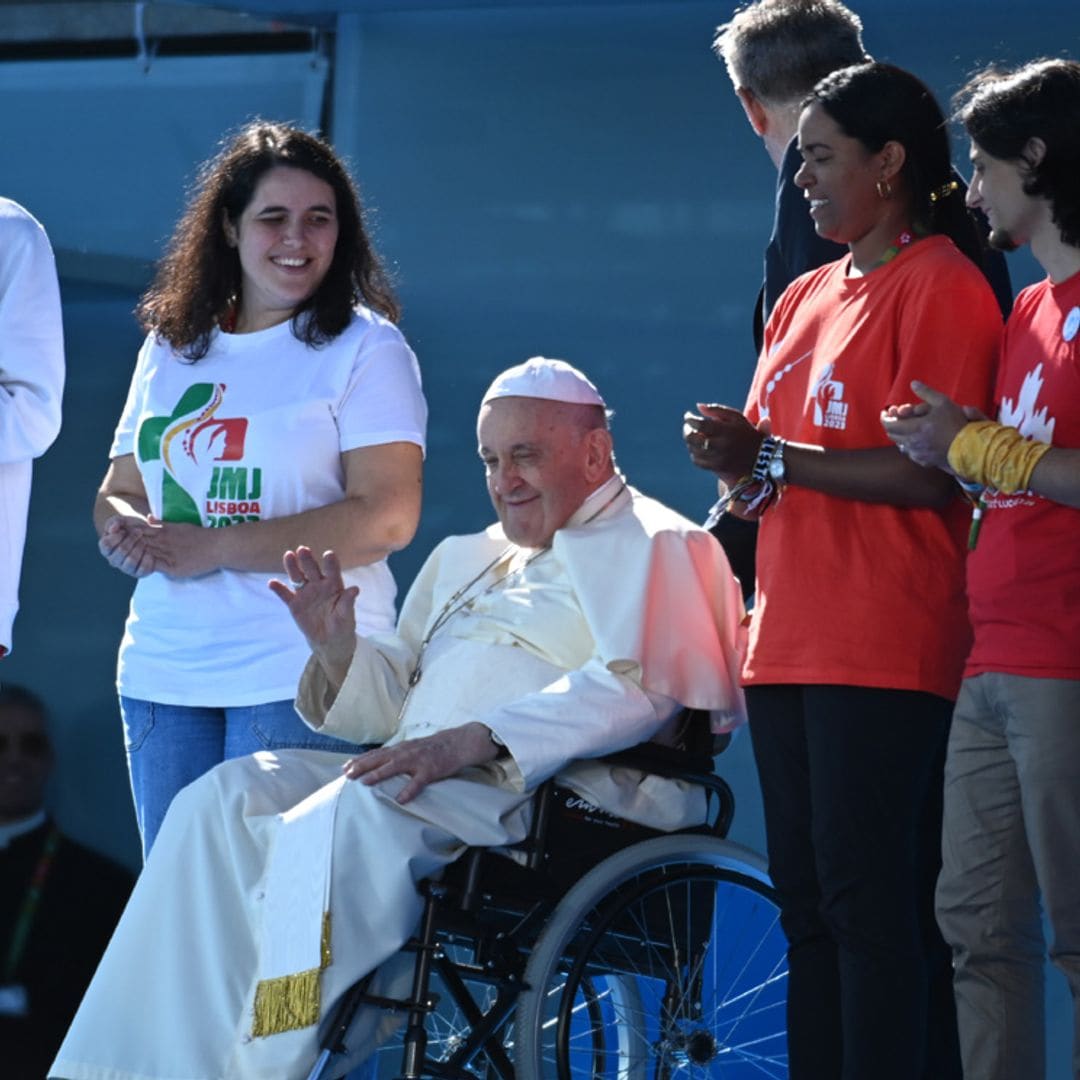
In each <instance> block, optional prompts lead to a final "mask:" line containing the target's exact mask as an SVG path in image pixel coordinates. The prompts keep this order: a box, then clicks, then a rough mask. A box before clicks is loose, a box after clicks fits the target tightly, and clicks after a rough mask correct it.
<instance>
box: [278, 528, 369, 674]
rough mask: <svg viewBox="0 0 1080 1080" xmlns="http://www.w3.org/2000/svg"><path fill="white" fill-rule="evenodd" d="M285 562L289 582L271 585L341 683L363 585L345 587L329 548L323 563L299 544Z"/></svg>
mask: <svg viewBox="0 0 1080 1080" xmlns="http://www.w3.org/2000/svg"><path fill="white" fill-rule="evenodd" d="M282 564H283V566H284V567H285V573H286V574H287V575H288V577H289V584H286V583H285V582H283V581H278V580H276V579H275V580H273V581H271V582H270V583H269V585H270V588H271V590H272V591H273V592H274V594H275V595H276V596H278V597H279V598H280V599H281V601H282V602H283V603H284V604H285V606H286V607H287V608H288V609H289V614H290V615H291V616H292V617H293V621H294V622H295V623H296V625H297V626H298V627H299V628H300V631H301V633H302V634H303V635H304V637H305V638H307V643H308V645H309V646H310V647H311V651H312V652H313V653H315V654H316V656H317V657H318V658H319V661H320V662H321V663H322V664H323V667H324V668H325V669H326V671H327V673H328V674H331V675H332V677H333V678H334V679H335V681H337V682H338V684H339V685H340V682H341V680H342V679H343V678H344V673H345V672H346V671H348V669H349V664H350V663H351V662H352V656H353V651H354V649H355V647H356V612H355V607H356V598H357V596H359V595H360V588H359V586H357V585H350V586H349V587H348V588H346V587H345V581H344V578H342V576H341V563H340V562H339V561H338V557H337V556H336V555H335V554H334V553H333V552H332V551H327V552H326V553H325V554H324V555H323V557H322V562H321V563H320V562H319V560H318V559H317V558H316V556H315V553H314V552H313V551H312V550H311V548H309V547H299V548H297V549H296V550H295V551H286V552H285V556H284V558H283V559H282ZM290 585H291V586H292V587H291V588H290V587H289V586H290Z"/></svg>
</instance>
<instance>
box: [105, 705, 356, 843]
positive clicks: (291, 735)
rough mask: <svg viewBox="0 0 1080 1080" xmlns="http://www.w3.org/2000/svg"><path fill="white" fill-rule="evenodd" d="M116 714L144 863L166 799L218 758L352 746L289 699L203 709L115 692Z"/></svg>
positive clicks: (353, 747) (350, 748)
mask: <svg viewBox="0 0 1080 1080" xmlns="http://www.w3.org/2000/svg"><path fill="white" fill-rule="evenodd" d="M120 714H121V716H122V717H123V720H124V746H125V748H126V750H127V759H128V771H129V772H130V774H131V791H132V794H133V795H134V797H135V814H136V816H137V818H138V822H139V834H140V836H141V837H142V848H143V859H144V861H145V859H146V857H147V855H149V854H150V848H151V847H152V846H153V843H154V838H155V837H156V836H157V833H158V829H160V828H161V823H162V821H163V820H164V819H165V811H166V810H168V809H169V804H170V803H171V802H172V800H173V796H174V795H176V793H177V792H178V791H179V790H180V789H181V788H182V787H186V786H187V785H188V784H190V783H191V782H192V780H197V779H198V778H199V777H200V776H202V775H203V773H205V772H209V770H210V769H212V768H213V767H214V766H215V765H218V764H220V763H221V762H222V761H227V760H228V759H229V758H235V757H243V756H244V755H246V754H253V753H255V752H256V751H258V750H286V749H295V748H300V749H308V750H336V751H339V752H340V753H343V754H349V753H354V752H356V750H357V746H356V745H355V744H353V743H349V742H345V741H343V740H342V739H333V738H330V737H329V736H327V735H319V734H317V733H316V732H314V731H312V730H311V729H310V728H309V727H307V725H306V724H305V723H304V722H303V721H302V720H301V719H300V717H299V716H298V715H297V713H296V710H295V709H294V708H293V703H292V701H291V700H289V701H268V702H266V703H265V704H262V705H236V706H232V707H230V708H205V707H202V706H192V705H162V704H160V703H158V702H154V701H143V700H141V699H139V698H129V697H124V696H123V695H121V697H120Z"/></svg>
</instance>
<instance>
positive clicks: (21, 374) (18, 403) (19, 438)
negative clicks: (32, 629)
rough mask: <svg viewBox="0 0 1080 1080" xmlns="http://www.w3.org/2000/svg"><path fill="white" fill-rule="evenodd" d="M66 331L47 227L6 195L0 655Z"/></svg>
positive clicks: (49, 439) (0, 331)
mask: <svg viewBox="0 0 1080 1080" xmlns="http://www.w3.org/2000/svg"><path fill="white" fill-rule="evenodd" d="M63 391H64V330H63V326H62V324H61V319H60V286H59V284H58V283H57V280H56V262H55V260H54V259H53V253H52V247H51V246H50V245H49V238H48V237H47V236H46V235H45V230H44V229H43V228H42V227H41V225H40V224H39V223H38V222H37V220H35V218H33V217H32V216H31V215H30V214H29V213H28V212H27V211H26V210H24V209H23V208H22V207H21V206H20V205H19V204H18V203H15V202H12V201H11V200H10V199H2V198H0V521H2V522H3V524H2V526H0V656H4V655H6V654H7V653H8V652H10V651H11V631H12V623H14V621H15V613H16V612H17V611H18V609H19V577H20V573H21V570H22V557H23V547H24V545H25V543H26V515H27V511H28V510H29V508H30V480H31V473H32V471H33V460H34V458H36V457H41V455H42V454H44V453H45V451H46V450H48V448H49V447H50V446H52V444H53V440H55V438H56V436H57V434H58V433H59V431H60V398H61V395H62V394H63Z"/></svg>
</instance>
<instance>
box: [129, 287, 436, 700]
mask: <svg viewBox="0 0 1080 1080" xmlns="http://www.w3.org/2000/svg"><path fill="white" fill-rule="evenodd" d="M426 423H427V405H426V403H425V401H424V397H423V393H422V391H421V388H420V370H419V367H418V365H417V363H416V357H415V356H414V355H413V352H412V350H411V349H410V348H409V346H408V344H407V343H406V342H405V339H404V338H403V337H402V335H401V332H400V331H399V330H398V329H397V327H396V326H394V325H393V324H392V323H390V322H388V321H387V320H386V319H383V318H381V317H379V316H377V315H375V314H373V313H372V312H370V311H368V310H367V309H364V308H361V309H358V310H357V312H356V315H355V316H354V318H353V321H352V322H351V323H350V325H349V326H348V327H347V328H346V329H345V330H344V331H343V332H342V333H341V334H340V335H339V336H338V337H336V338H335V339H334V340H333V341H331V342H329V343H328V344H326V345H324V346H322V347H320V348H317V349H316V348H310V347H308V346H307V345H305V344H304V343H303V342H301V341H298V340H297V338H296V337H295V336H294V335H293V332H292V323H291V320H289V321H286V322H283V323H280V324H278V325H277V326H273V327H270V328H269V329H268V330H261V331H258V332H256V333H252V334H225V333H221V332H216V333H215V334H214V337H213V339H212V341H211V344H210V351H209V352H208V353H207V354H206V356H205V357H203V358H202V359H201V360H198V361H197V362H195V363H191V362H189V361H186V360H184V359H183V358H182V357H179V356H178V355H177V354H176V353H174V352H173V350H172V349H171V347H170V346H169V345H167V344H166V343H163V342H160V341H158V340H157V339H156V338H155V337H154V335H152V334H151V335H150V336H149V337H148V338H147V339H146V341H145V342H144V344H143V347H142V349H141V350H140V352H139V359H138V363H137V364H136V367H135V374H134V376H133V378H132V382H131V389H130V391H129V392H128V399H127V403H126V405H125V406H124V411H123V414H122V415H121V417H120V422H119V424H118V426H117V429H116V436H115V438H114V440H113V445H112V449H111V451H110V457H114V458H115V457H120V456H122V455H124V454H134V455H135V460H136V463H137V464H138V468H139V472H140V473H141V475H142V479H143V484H144V485H145V487H146V494H147V498H148V499H149V502H150V509H151V511H152V512H153V513H154V514H155V515H157V516H158V517H160V518H162V519H163V520H165V521H184V522H189V523H192V524H201V525H203V526H206V527H228V526H229V525H232V524H233V523H235V522H242V521H259V520H264V519H266V518H276V517H284V516H286V515H288V514H296V513H300V512H302V511H304V510H311V509H315V508H317V507H320V506H326V505H328V504H330V503H334V502H337V501H339V500H341V499H342V498H344V495H345V485H344V472H343V469H342V465H341V454H342V452H343V451H346V450H354V449H356V448H358V447H362V446H377V445H382V444H385V443H391V442H411V443H416V444H417V445H418V446H420V447H421V448H422V447H423V446H424V433H425V427H426ZM271 576H273V575H271V574H268V573H266V572H265V571H255V572H241V571H235V570H217V571H214V572H213V573H211V574H207V575H205V576H203V577H199V578H188V579H184V580H172V579H170V578H168V577H166V576H165V575H164V574H161V573H154V574H151V575H149V576H148V577H145V578H141V579H140V580H139V582H138V584H137V585H136V586H135V592H134V594H133V596H132V599H131V612H130V614H129V616H128V621H127V626H126V628H125V633H124V640H123V642H122V643H121V646H120V659H119V670H118V673H117V684H118V686H119V689H120V692H121V693H122V694H124V695H125V696H127V697H134V698H142V699H144V700H147V701H156V702H161V703H164V704H170V705H205V706H219V707H223V706H233V705H254V704H259V703H262V702H268V701H279V700H282V699H286V698H292V697H293V695H294V694H295V693H296V686H297V683H298V681H299V678H300V673H301V671H302V670H303V667H304V663H305V662H306V660H307V657H308V655H309V650H308V648H307V645H306V643H305V642H304V639H303V636H302V635H301V634H300V632H299V630H297V628H296V626H295V624H294V623H293V621H292V618H291V617H290V616H289V613H288V611H287V610H286V609H285V606H284V605H283V604H282V603H281V601H280V600H279V599H278V598H277V597H276V596H274V594H273V593H271V592H270V590H269V588H268V587H267V584H266V583H267V581H268V580H269V579H270V577H271ZM345 578H346V583H347V584H356V585H359V586H360V596H359V599H358V600H357V606H356V615H357V623H358V627H359V630H360V632H361V633H371V632H373V631H376V630H385V629H390V628H392V627H393V625H394V595H395V592H396V588H395V585H394V580H393V578H392V576H391V574H390V570H389V568H388V567H387V565H386V562H385V560H384V561H380V562H377V563H373V564H371V565H370V566H362V567H357V568H356V569H353V570H349V571H347V572H346V574H345Z"/></svg>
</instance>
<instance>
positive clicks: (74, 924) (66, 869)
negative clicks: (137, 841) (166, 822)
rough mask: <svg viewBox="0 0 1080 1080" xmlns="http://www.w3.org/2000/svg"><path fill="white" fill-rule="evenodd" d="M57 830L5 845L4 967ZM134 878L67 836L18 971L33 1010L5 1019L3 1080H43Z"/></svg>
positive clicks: (0, 1023) (0, 1044)
mask: <svg viewBox="0 0 1080 1080" xmlns="http://www.w3.org/2000/svg"><path fill="white" fill-rule="evenodd" d="M51 829H52V822H46V824H45V825H43V826H42V827H41V828H39V829H35V830H33V832H29V833H25V834H24V835H22V836H19V837H17V838H16V839H14V840H12V841H11V843H10V844H9V845H8V846H7V847H6V848H4V849H0V942H2V944H0V964H3V963H4V962H5V961H6V959H7V955H8V948H9V946H10V943H11V936H12V931H13V930H14V928H15V921H16V919H17V918H18V915H19V911H20V910H21V908H22V905H23V900H24V897H25V896H26V889H27V886H28V885H29V883H30V878H31V875H32V874H33V873H34V869H35V867H37V865H38V861H39V859H40V857H41V853H42V850H43V848H44V846H45V841H46V839H47V837H48V835H49V832H50V830H51ZM133 883H134V879H133V878H132V876H131V874H129V873H128V872H127V871H126V870H124V869H123V868H121V867H120V866H117V865H116V863H114V862H112V861H110V860H109V859H106V858H104V857H103V856H101V855H98V854H96V853H95V852H93V851H90V850H89V849H88V848H84V847H83V846H82V845H81V844H77V843H75V842H74V841H73V840H69V839H67V838H66V837H64V838H62V839H61V841H60V846H59V847H58V848H57V850H56V855H55V856H54V859H53V863H52V868H51V870H50V872H49V875H48V877H47V879H46V881H45V887H44V890H43V891H42V894H41V899H40V901H39V903H38V908H37V914H36V916H35V918H34V922H33V925H32V927H31V931H30V937H29V940H28V942H27V945H26V948H25V950H24V951H23V954H22V958H21V960H20V961H19V965H18V967H17V968H16V971H15V978H14V982H15V983H16V984H18V985H20V986H22V987H24V988H25V989H26V992H27V995H28V997H29V1003H30V1010H29V1015H28V1016H25V1017H14V1016H0V1076H3V1077H4V1080H43V1078H44V1076H45V1075H46V1070H47V1069H48V1067H49V1066H50V1065H51V1064H52V1061H53V1058H54V1057H55V1056H56V1051H57V1050H58V1049H59V1047H60V1042H61V1040H62V1039H63V1037H64V1034H65V1032H66V1031H67V1028H68V1025H69V1023H70V1022H71V1018H72V1017H73V1016H74V1015H75V1010H76V1008H77V1007H78V1004H79V1001H80V1000H81V999H82V995H83V992H84V991H85V990H86V987H87V985H88V984H89V982H90V978H91V976H92V975H93V974H94V969H95V968H96V967H97V964H98V960H100V959H101V954H102V953H103V952H104V951H105V946H106V945H107V944H108V942H109V938H110V937H111V936H112V932H113V928H114V927H115V926H116V922H117V920H118V919H119V918H120V913H121V911H123V909H124V904H125V903H126V902H127V898H128V894H129V893H130V892H131V887H132V885H133Z"/></svg>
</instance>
